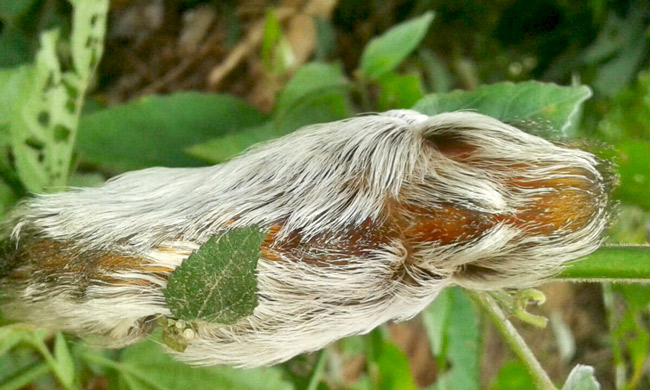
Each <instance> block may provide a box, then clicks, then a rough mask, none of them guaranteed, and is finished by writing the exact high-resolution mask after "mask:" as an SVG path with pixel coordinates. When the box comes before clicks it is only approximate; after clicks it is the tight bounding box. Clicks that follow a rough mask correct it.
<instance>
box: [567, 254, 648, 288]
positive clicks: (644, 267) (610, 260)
mask: <svg viewBox="0 0 650 390" xmlns="http://www.w3.org/2000/svg"><path fill="white" fill-rule="evenodd" d="M557 278H558V279H563V280H572V281H580V282H586V281H597V282H608V281H611V282H617V283H622V282H636V283H650V245H611V246H604V247H602V248H600V249H598V250H597V251H596V252H594V253H592V254H590V255H589V256H587V257H585V258H582V259H580V260H577V261H574V262H571V263H569V264H568V265H567V266H566V268H565V269H564V270H563V271H562V273H560V275H559V276H557Z"/></svg>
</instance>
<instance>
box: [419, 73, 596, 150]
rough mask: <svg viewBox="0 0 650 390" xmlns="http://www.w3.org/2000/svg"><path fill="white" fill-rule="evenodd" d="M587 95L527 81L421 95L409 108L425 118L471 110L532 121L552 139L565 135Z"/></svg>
mask: <svg viewBox="0 0 650 390" xmlns="http://www.w3.org/2000/svg"><path fill="white" fill-rule="evenodd" d="M590 96H591V90H590V89H589V88H588V87H586V86H584V85H583V86H579V87H561V86H559V85H556V84H552V83H540V82H537V81H527V82H523V83H517V84H514V83H510V82H506V83H498V84H491V85H484V86H481V87H479V88H477V89H476V90H474V91H470V92H467V91H460V90H457V91H453V92H449V93H445V94H431V95H427V96H425V97H424V98H423V99H422V100H420V101H419V102H418V103H417V104H415V106H414V107H413V109H414V110H416V111H420V112H422V113H423V114H427V115H436V114H440V113H443V112H451V111H458V110H473V111H476V112H478V113H481V114H485V115H488V116H491V117H493V118H496V119H499V120H501V121H504V122H520V123H526V122H528V121H533V122H535V123H537V124H538V125H540V126H548V129H536V130H537V131H538V132H541V134H540V135H546V136H550V137H555V136H556V135H557V134H556V131H561V133H562V134H561V135H564V136H566V135H569V133H570V129H571V126H572V125H573V124H575V122H576V120H577V116H578V113H579V112H580V108H581V106H582V103H583V102H584V101H585V100H587V99H588V98H589V97H590Z"/></svg>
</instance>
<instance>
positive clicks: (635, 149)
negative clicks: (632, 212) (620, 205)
mask: <svg viewBox="0 0 650 390" xmlns="http://www.w3.org/2000/svg"><path fill="white" fill-rule="evenodd" d="M616 154H617V155H618V158H617V162H618V167H617V168H618V173H619V175H620V182H621V185H620V186H619V187H618V188H617V189H616V191H615V196H617V197H618V198H619V199H621V200H623V201H625V202H629V203H632V204H635V205H637V206H640V207H643V208H644V209H646V210H650V196H648V193H650V159H648V156H649V155H650V143H648V142H641V141H637V142H632V141H629V142H622V143H620V144H618V145H617V146H616Z"/></svg>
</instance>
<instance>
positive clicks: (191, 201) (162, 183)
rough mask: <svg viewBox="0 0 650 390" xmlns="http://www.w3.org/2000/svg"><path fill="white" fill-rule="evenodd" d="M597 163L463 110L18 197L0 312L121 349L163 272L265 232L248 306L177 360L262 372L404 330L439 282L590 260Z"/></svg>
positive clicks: (518, 275)
mask: <svg viewBox="0 0 650 390" xmlns="http://www.w3.org/2000/svg"><path fill="white" fill-rule="evenodd" d="M598 165H599V163H598V161H597V160H596V158H595V157H594V156H593V155H591V154H590V153H587V152H584V151H581V150H576V149H570V148H566V147H562V146H558V145H555V144H553V143H551V142H548V141H546V140H543V139H541V138H538V137H535V136H533V135H530V134H527V133H525V132H523V131H521V130H519V129H517V128H515V127H513V126H510V125H507V124H504V123H502V122H500V121H498V120H496V119H493V118H490V117H487V116H484V115H480V114H476V113H471V112H455V113H446V114H440V115H436V116H426V115H422V114H420V113H417V112H415V111H410V110H395V111H388V112H385V113H381V114H373V115H366V116H359V117H354V118H351V119H346V120H342V121H338V122H333V123H326V124H318V125H313V126H308V127H305V128H303V129H301V130H299V131H297V132H295V133H293V134H290V135H288V136H285V137H283V138H280V139H277V140H273V141H270V142H267V143H264V144H261V145H257V146H256V147H253V148H252V149H250V150H248V151H247V152H246V153H244V154H243V155H241V156H239V157H237V158H235V159H233V160H231V161H229V162H227V163H224V164H221V165H217V166H213V167H206V168H176V169H167V168H151V169H146V170H142V171H136V172H130V173H126V174H124V175H121V176H119V177H116V178H114V179H112V180H109V181H108V182H107V183H105V184H104V185H103V186H101V187H99V188H87V189H78V190H73V191H71V192H67V193H58V194H53V195H42V196H38V197H35V198H33V199H30V200H28V201H26V202H25V203H24V204H23V205H22V206H21V207H19V208H18V210H17V211H16V213H15V215H14V217H13V219H12V225H11V227H10V229H9V230H10V232H8V233H7V234H6V237H5V239H4V241H2V242H3V244H2V247H0V291H2V292H3V294H4V295H3V296H2V303H1V305H2V306H1V310H2V311H3V313H4V314H5V316H7V317H9V318H14V319H17V320H21V321H24V322H28V323H31V324H34V325H36V326H39V327H44V328H51V329H61V330H65V331H67V332H70V333H73V334H76V335H79V336H81V337H85V338H88V339H91V340H93V341H95V342H98V343H101V344H103V345H106V346H111V347H121V346H124V345H128V344H131V343H133V342H136V341H138V340H140V339H142V338H144V337H146V335H147V334H148V332H149V331H150V330H151V328H152V326H151V324H152V319H154V318H156V317H159V316H169V315H170V311H169V309H168V308H167V307H165V301H164V297H163V293H162V291H163V289H164V288H165V286H166V283H167V277H168V275H169V274H170V273H171V272H172V271H173V270H174V269H175V267H177V266H178V265H180V264H181V263H182V262H183V260H184V259H186V258H187V257H188V256H189V255H190V253H191V252H192V251H193V250H196V249H198V248H199V247H200V246H201V245H202V244H203V243H205V242H206V241H207V240H208V239H209V238H210V237H212V236H215V235H219V234H221V233H223V232H224V231H226V229H229V228H236V227H245V226H250V225H253V224H254V225H258V226H261V227H264V228H266V229H268V231H269V234H268V236H267V237H266V239H265V240H264V243H263V244H262V247H261V248H260V251H261V257H260V259H259V261H258V265H257V281H258V289H259V296H258V298H259V305H258V306H257V307H256V308H255V310H254V312H253V314H252V315H251V316H249V317H246V318H244V319H242V320H240V321H239V322H238V323H236V324H234V325H217V324H210V323H197V324H195V327H194V328H193V331H194V332H195V333H196V334H195V338H194V339H193V340H192V343H191V344H190V345H189V346H188V348H187V349H186V350H185V351H184V352H183V353H175V354H176V357H177V358H178V359H180V360H183V361H185V362H189V363H192V364H200V365H208V364H231V365H236V366H246V367H250V366H259V365H269V364H275V363H278V362H282V361H285V360H287V359H289V358H291V357H293V356H295V355H297V354H300V353H303V352H306V351H313V350H316V349H319V348H321V347H323V346H324V345H326V344H328V343H330V342H332V341H334V340H337V339H339V338H341V337H345V336H348V335H353V334H360V333H366V332H369V331H370V330H372V329H373V328H375V327H376V326H378V325H380V324H382V323H384V322H386V321H389V320H405V319H408V318H411V317H413V316H414V315H416V314H417V313H418V312H419V311H421V310H422V309H423V308H424V307H425V306H426V305H427V304H429V303H430V302H431V301H432V300H433V299H434V298H435V297H436V295H437V294H438V293H439V292H440V291H441V290H442V289H443V288H444V287H446V286H449V285H461V286H465V287H468V288H472V289H481V290H489V289H498V288H503V287H516V288H519V287H526V286H532V285H535V284H537V283H539V282H540V281H542V280H544V279H545V278H548V277H550V276H552V275H554V274H555V273H556V272H558V271H559V270H560V269H561V267H562V265H563V264H564V263H565V262H567V261H569V260H572V259H576V258H578V257H581V256H584V255H587V254H589V253H590V252H592V251H594V250H595V249H596V248H597V247H598V245H599V244H600V242H601V237H602V234H603V230H604V228H605V226H606V225H607V221H608V207H607V203H608V189H607V187H608V186H607V179H606V176H605V175H603V174H602V173H601V172H600V171H599V169H598ZM172 353H173V352H172Z"/></svg>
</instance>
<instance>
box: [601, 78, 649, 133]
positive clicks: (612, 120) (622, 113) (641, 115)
mask: <svg viewBox="0 0 650 390" xmlns="http://www.w3.org/2000/svg"><path fill="white" fill-rule="evenodd" d="M598 130H599V133H600V135H601V136H602V137H604V138H605V139H606V140H607V141H610V142H621V141H631V140H635V139H637V140H645V141H646V142H650V70H646V71H644V72H641V73H639V76H638V78H637V80H636V82H635V83H634V85H632V86H631V87H630V88H628V89H626V90H625V91H623V92H621V93H620V94H618V95H617V96H616V98H614V99H612V100H611V104H610V105H609V106H608V107H607V114H606V115H605V117H604V118H603V120H602V121H600V122H599V123H598Z"/></svg>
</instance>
